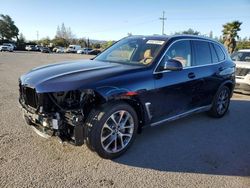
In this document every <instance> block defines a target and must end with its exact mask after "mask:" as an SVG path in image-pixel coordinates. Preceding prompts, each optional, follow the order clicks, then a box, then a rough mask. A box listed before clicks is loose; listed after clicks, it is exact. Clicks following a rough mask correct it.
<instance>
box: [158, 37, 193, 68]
mask: <svg viewBox="0 0 250 188" xmlns="http://www.w3.org/2000/svg"><path fill="white" fill-rule="evenodd" d="M169 59H176V60H178V61H180V62H181V63H182V66H183V67H187V66H191V45H190V41H189V40H183V41H178V42H176V43H174V44H173V45H172V46H171V47H170V48H169V49H168V51H167V52H166V54H165V56H164V58H163V60H162V62H161V66H163V64H164V63H165V62H166V61H167V60H169Z"/></svg>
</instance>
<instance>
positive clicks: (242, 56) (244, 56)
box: [231, 52, 250, 62]
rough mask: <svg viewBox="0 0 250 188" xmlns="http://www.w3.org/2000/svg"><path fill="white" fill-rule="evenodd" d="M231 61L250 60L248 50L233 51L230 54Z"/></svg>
mask: <svg viewBox="0 0 250 188" xmlns="http://www.w3.org/2000/svg"><path fill="white" fill-rule="evenodd" d="M231 58H232V60H233V61H247V62H250V52H235V53H233V54H232V55H231Z"/></svg>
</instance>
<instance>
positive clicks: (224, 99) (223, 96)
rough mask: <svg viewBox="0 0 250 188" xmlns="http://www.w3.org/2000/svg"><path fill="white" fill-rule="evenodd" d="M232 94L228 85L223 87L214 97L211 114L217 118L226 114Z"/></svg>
mask: <svg viewBox="0 0 250 188" xmlns="http://www.w3.org/2000/svg"><path fill="white" fill-rule="evenodd" d="M230 96H231V92H230V89H229V88H228V87H227V86H223V87H221V88H220V89H219V90H218V91H217V93H216V95H215V97H214V100H213V104H212V108H211V109H210V111H209V114H210V115H211V116H212V117H216V118H220V117H222V116H224V115H225V114H226V112H227V111H228V107H229V104H230Z"/></svg>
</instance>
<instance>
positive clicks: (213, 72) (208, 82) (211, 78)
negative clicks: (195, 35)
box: [192, 40, 223, 107]
mask: <svg viewBox="0 0 250 188" xmlns="http://www.w3.org/2000/svg"><path fill="white" fill-rule="evenodd" d="M192 45H193V49H194V57H195V58H194V61H193V65H192V69H193V72H194V73H195V75H196V76H197V77H200V78H202V79H203V84H202V85H201V86H200V89H199V92H198V93H196V94H195V96H196V100H195V103H194V106H195V107H201V106H206V105H210V104H211V103H212V100H213V97H214V95H215V93H216V91H217V89H218V87H219V85H220V83H221V79H222V78H221V77H220V76H219V72H220V71H222V70H223V67H222V64H221V63H219V59H218V55H217V54H216V52H215V49H214V47H213V44H212V43H211V42H209V41H203V40H193V41H192Z"/></svg>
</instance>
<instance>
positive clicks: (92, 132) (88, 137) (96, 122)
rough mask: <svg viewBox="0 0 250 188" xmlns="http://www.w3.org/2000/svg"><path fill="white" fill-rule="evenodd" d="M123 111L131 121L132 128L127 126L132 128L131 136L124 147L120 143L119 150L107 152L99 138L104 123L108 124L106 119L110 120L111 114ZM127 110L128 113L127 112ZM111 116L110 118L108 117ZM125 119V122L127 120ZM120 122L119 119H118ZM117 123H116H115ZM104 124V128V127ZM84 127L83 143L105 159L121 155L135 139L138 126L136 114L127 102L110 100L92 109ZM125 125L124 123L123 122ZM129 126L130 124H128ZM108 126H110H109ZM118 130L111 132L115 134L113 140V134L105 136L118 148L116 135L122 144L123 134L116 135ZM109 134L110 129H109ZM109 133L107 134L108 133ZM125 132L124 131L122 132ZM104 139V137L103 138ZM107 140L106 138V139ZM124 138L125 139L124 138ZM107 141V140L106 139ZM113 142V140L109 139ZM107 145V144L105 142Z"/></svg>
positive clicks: (101, 134) (100, 137)
mask: <svg viewBox="0 0 250 188" xmlns="http://www.w3.org/2000/svg"><path fill="white" fill-rule="evenodd" d="M123 111H125V112H126V113H125V114H128V115H130V116H129V118H132V119H129V120H130V121H132V122H133V128H129V129H130V130H132V129H133V131H132V133H131V131H130V133H129V134H131V137H130V138H129V140H128V142H127V143H126V145H125V146H124V145H123V146H124V148H122V147H123V146H122V145H121V148H120V150H119V151H117V152H108V151H106V149H105V148H104V146H103V143H104V141H101V139H102V138H103V137H102V136H103V130H105V128H106V127H107V126H106V125H107V124H108V121H111V119H112V118H111V116H112V117H114V116H113V115H114V114H115V115H116V114H118V113H121V112H123ZM127 112H128V113H127ZM119 115H120V117H123V114H122V115H121V114H119ZM110 118H111V119H110ZM112 120H113V119H112ZM127 121H128V120H127ZM127 121H126V122H127ZM119 122H120V121H119ZM117 125H118V124H117ZM104 126H105V128H104ZM84 127H85V131H84V132H85V143H86V145H87V146H88V148H89V149H90V150H92V151H95V152H96V153H97V154H98V155H99V156H100V157H102V158H105V159H114V158H117V157H119V156H120V155H122V154H123V153H124V152H125V151H126V150H127V149H128V148H129V147H130V145H131V144H132V142H133V141H134V139H135V136H136V133H137V128H138V117H137V114H136V112H135V110H134V109H133V108H132V107H131V106H130V105H128V104H126V103H123V102H112V103H106V104H104V105H102V106H100V107H99V108H97V109H93V110H92V111H91V112H90V114H89V117H88V118H87V120H86V125H85V126H84ZM124 127H125V124H124ZM128 127H131V126H128ZM109 128H110V126H109ZM126 129H127V128H123V129H122V128H121V130H124V131H125V130H126ZM117 131H118V132H119V130H117V129H116V133H112V134H116V139H115V140H114V139H113V138H114V137H113V135H111V136H109V137H107V138H110V137H112V138H111V140H114V141H115V145H116V149H118V137H119V139H120V140H119V142H120V144H122V143H123V142H122V141H123V138H121V137H123V136H118V135H119V133H120V132H119V133H118V132H117ZM110 134H111V131H110ZM110 134H109V135H110ZM124 134H125V133H124ZM104 140H106V139H104ZM107 140H108V139H107ZM124 140H125V139H124ZM108 142H109V141H108ZM111 142H113V141H111ZM111 142H109V143H111ZM107 145H109V144H107ZM112 145H113V143H112V144H110V146H112Z"/></svg>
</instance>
